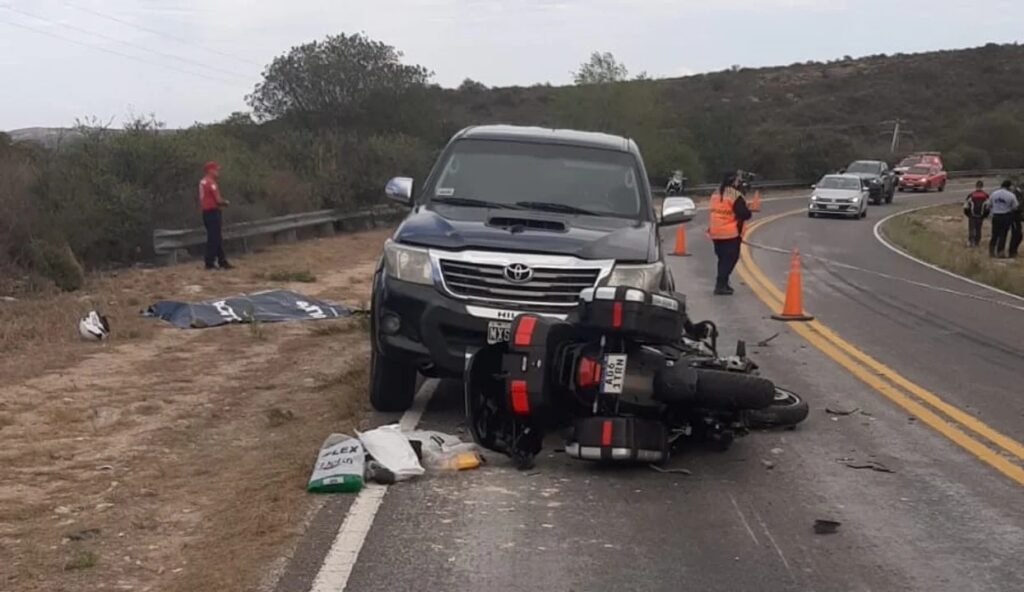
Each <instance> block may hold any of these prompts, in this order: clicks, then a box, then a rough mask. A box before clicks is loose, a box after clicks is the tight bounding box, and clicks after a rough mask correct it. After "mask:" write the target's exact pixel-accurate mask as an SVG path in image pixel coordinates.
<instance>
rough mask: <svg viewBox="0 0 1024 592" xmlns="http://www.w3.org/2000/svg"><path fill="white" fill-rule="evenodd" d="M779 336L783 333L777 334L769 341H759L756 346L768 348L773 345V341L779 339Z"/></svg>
mask: <svg viewBox="0 0 1024 592" xmlns="http://www.w3.org/2000/svg"><path fill="white" fill-rule="evenodd" d="M779 335H781V333H776V334H775V335H772V336H771V337H769V338H768V339H762V340H761V341H758V342H757V343H755V344H754V345H756V346H757V347H768V346H769V345H771V343H772V340H773V339H775V338H776V337H778V336H779Z"/></svg>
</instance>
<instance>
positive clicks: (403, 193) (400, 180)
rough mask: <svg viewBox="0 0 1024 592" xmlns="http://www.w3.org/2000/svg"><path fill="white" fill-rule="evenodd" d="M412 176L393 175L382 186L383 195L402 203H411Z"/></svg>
mask: <svg viewBox="0 0 1024 592" xmlns="http://www.w3.org/2000/svg"><path fill="white" fill-rule="evenodd" d="M412 183H413V181H412V177H395V178H393V179H391V180H390V181H388V184H387V186H385V187H384V195H386V196H387V197H388V199H393V200H395V201H397V202H399V203H401V204H404V205H411V204H412Z"/></svg>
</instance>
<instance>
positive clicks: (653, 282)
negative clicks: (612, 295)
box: [605, 261, 665, 292]
mask: <svg viewBox="0 0 1024 592" xmlns="http://www.w3.org/2000/svg"><path fill="white" fill-rule="evenodd" d="M664 274H665V264H664V263H662V262H661V261H659V262H657V263H651V264H649V265H616V266H615V268H614V269H612V273H611V275H610V276H608V282H607V283H606V284H605V285H607V286H616V287H617V286H627V287H629V288H639V289H640V290H645V291H647V292H657V291H658V290H659V289H660V288H661V279H662V277H663V276H664Z"/></svg>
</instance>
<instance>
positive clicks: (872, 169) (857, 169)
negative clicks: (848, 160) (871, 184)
mask: <svg viewBox="0 0 1024 592" xmlns="http://www.w3.org/2000/svg"><path fill="white" fill-rule="evenodd" d="M881 170H882V167H881V166H880V165H879V164H878V163H877V162H855V163H853V164H851V165H850V168H848V169H846V172H848V173H878V172H880V171H881Z"/></svg>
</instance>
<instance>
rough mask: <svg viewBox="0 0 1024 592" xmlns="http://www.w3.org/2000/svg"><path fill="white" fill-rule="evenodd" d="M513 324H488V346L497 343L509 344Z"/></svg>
mask: <svg viewBox="0 0 1024 592" xmlns="http://www.w3.org/2000/svg"><path fill="white" fill-rule="evenodd" d="M511 333H512V323H503V322H501V321H491V322H489V323H487V345H494V344H495V343H508V340H509V339H510V338H511V335H510V334H511Z"/></svg>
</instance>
